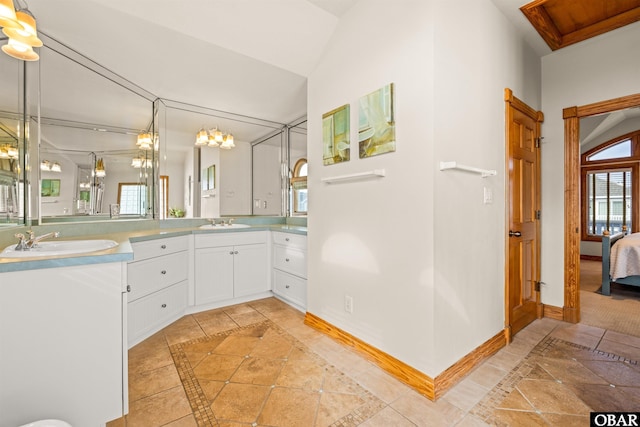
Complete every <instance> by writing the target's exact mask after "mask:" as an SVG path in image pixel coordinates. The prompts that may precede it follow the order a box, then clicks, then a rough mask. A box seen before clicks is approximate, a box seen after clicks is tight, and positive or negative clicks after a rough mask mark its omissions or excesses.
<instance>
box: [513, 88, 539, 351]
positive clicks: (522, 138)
mask: <svg viewBox="0 0 640 427" xmlns="http://www.w3.org/2000/svg"><path fill="white" fill-rule="evenodd" d="M505 101H506V119H507V120H506V133H507V135H506V141H507V170H508V173H509V183H508V192H507V206H508V219H507V224H508V230H507V237H506V239H507V248H508V254H507V269H506V270H507V271H506V279H507V284H506V289H505V302H506V304H505V305H506V328H507V332H508V339H509V340H511V337H513V335H515V334H516V333H517V332H518V331H520V330H521V329H522V328H524V327H525V326H527V325H528V324H529V323H531V322H532V321H533V320H534V319H536V318H537V317H541V316H542V305H541V304H540V292H539V283H540V221H539V215H540V214H541V213H540V148H539V147H540V144H539V142H540V123H541V122H542V120H543V116H542V113H541V112H539V111H535V110H534V109H532V108H531V107H529V106H527V105H526V104H525V103H523V102H522V101H520V100H519V99H517V98H515V97H514V96H513V93H512V92H511V90H509V89H506V91H505Z"/></svg>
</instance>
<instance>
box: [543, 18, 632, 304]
mask: <svg viewBox="0 0 640 427" xmlns="http://www.w3.org/2000/svg"><path fill="white" fill-rule="evenodd" d="M638 40H640V23H635V24H631V25H628V26H626V27H623V28H620V29H617V30H615V31H612V32H610V33H607V34H604V35H601V36H598V37H595V38H592V39H590V40H587V41H584V42H581V43H578V44H576V45H572V46H569V47H566V48H563V49H561V50H559V51H556V52H554V53H551V54H549V55H547V56H545V57H544V58H542V81H543V85H542V101H543V102H542V110H543V112H544V114H545V122H544V124H543V128H542V134H543V135H544V137H545V139H544V141H545V142H544V143H543V145H542V281H543V282H545V283H546V285H544V286H543V288H542V302H543V303H545V304H550V305H553V306H557V307H562V306H563V305H564V121H563V119H562V110H563V109H564V108H567V107H572V106H580V105H586V104H591V103H594V102H599V101H605V100H609V99H613V98H618V97H621V96H626V95H631V94H637V93H640V78H639V76H640V43H638Z"/></svg>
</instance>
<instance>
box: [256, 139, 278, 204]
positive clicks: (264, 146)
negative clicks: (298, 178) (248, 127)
mask: <svg viewBox="0 0 640 427" xmlns="http://www.w3.org/2000/svg"><path fill="white" fill-rule="evenodd" d="M280 140H281V135H280V134H278V135H276V136H274V137H273V138H270V139H268V140H267V141H264V142H262V143H261V144H258V145H254V146H253V154H252V156H253V167H252V170H253V172H252V173H253V192H252V194H253V214H254V215H271V216H278V215H281V214H282V177H281V171H282V169H281V166H280V165H281V163H282V160H281V156H280ZM272 144H277V145H272Z"/></svg>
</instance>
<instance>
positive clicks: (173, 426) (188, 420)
mask: <svg viewBox="0 0 640 427" xmlns="http://www.w3.org/2000/svg"><path fill="white" fill-rule="evenodd" d="M163 427H198V423H197V422H196V420H195V418H193V415H191V414H190V415H187V416H186V417H184V418H180V419H179V420H175V421H172V422H170V423H169V424H165V425H164V426H163Z"/></svg>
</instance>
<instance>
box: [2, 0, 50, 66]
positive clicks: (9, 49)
mask: <svg viewBox="0 0 640 427" xmlns="http://www.w3.org/2000/svg"><path fill="white" fill-rule="evenodd" d="M0 26H2V27H3V29H2V32H3V33H4V34H5V35H6V36H7V37H8V41H7V44H5V45H3V46H2V51H3V52H4V53H6V54H7V55H9V56H12V57H14V58H16V59H20V60H23V61H37V60H38V59H40V56H39V55H38V54H37V53H36V52H34V50H33V48H34V47H41V46H42V40H40V39H39V38H38V32H37V30H36V19H35V17H34V16H33V15H32V14H31V12H30V11H29V10H27V9H21V10H18V11H16V10H15V7H14V5H13V2H12V1H11V0H0Z"/></svg>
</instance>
